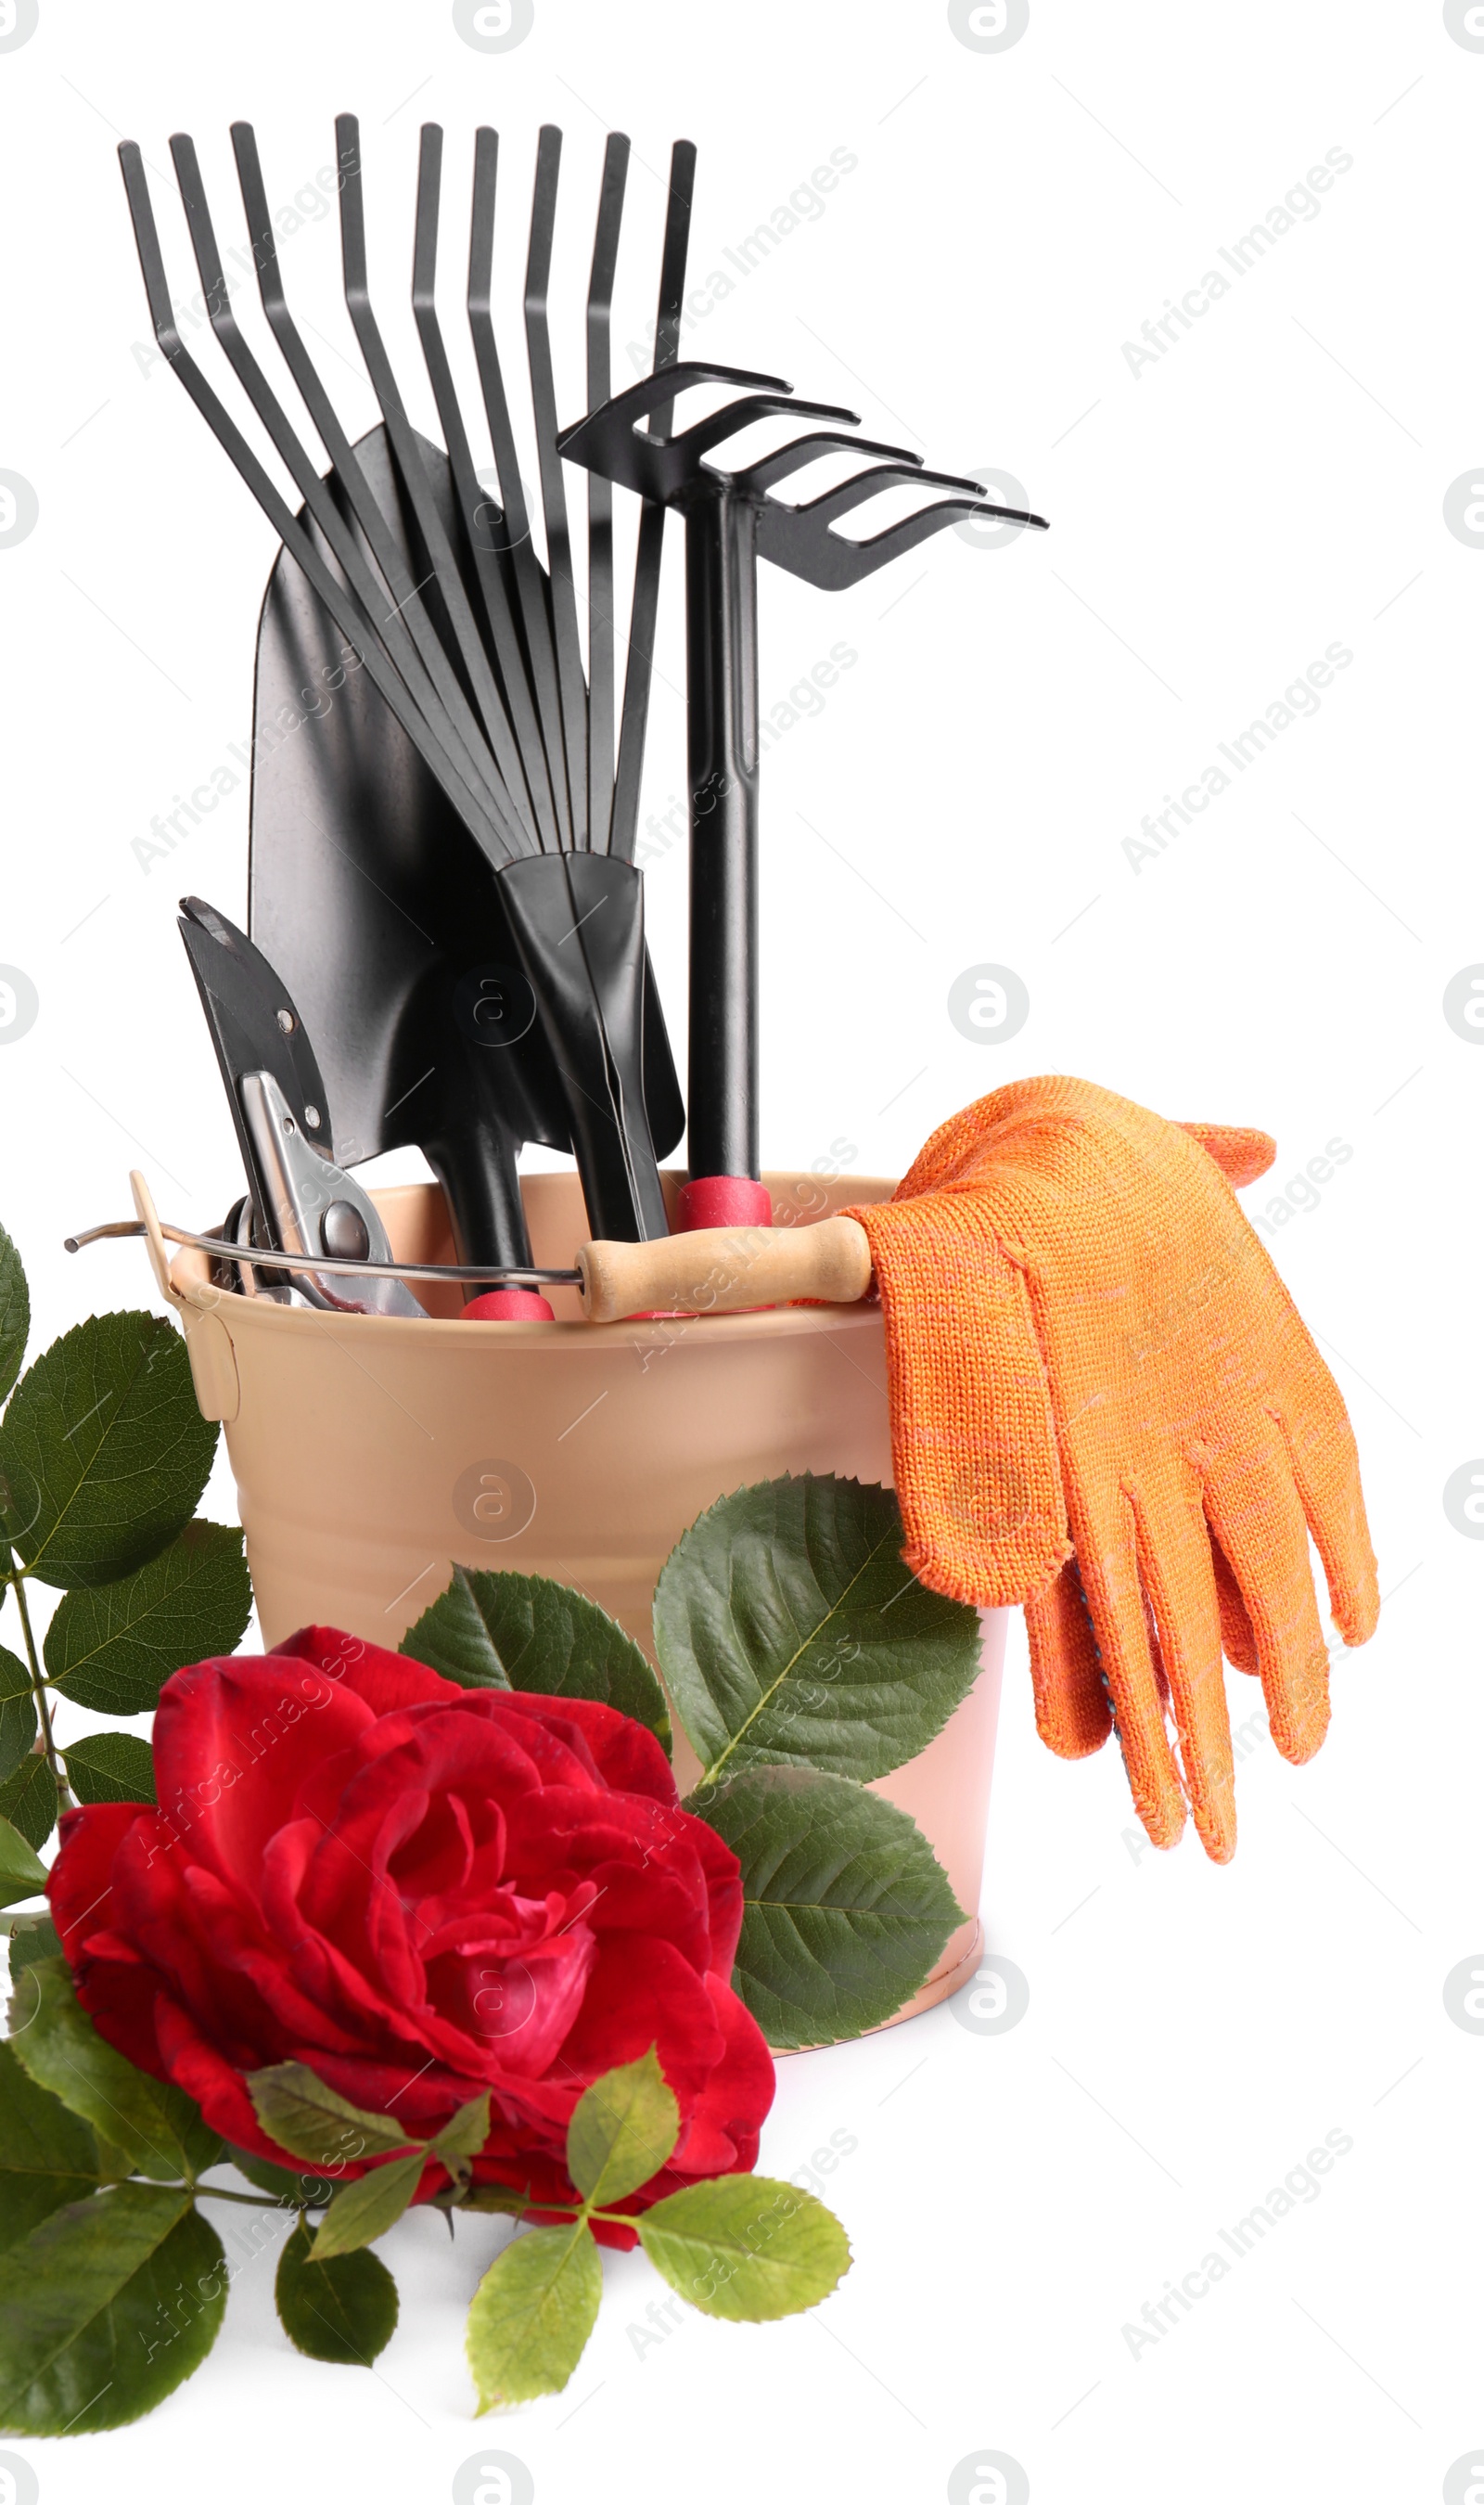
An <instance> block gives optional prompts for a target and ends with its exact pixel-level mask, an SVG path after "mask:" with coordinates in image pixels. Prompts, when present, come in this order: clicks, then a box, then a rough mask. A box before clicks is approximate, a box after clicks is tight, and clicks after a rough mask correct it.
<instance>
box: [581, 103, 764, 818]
mask: <svg viewBox="0 0 1484 2505" xmlns="http://www.w3.org/2000/svg"><path fill="white" fill-rule="evenodd" d="M695 184H696V151H695V146H694V143H693V142H692V141H691V140H689V139H677V140H676V141H675V143H674V146H673V149H672V150H671V152H670V198H669V204H668V207H667V209H666V215H665V244H664V250H663V253H662V255H661V260H660V300H659V307H658V310H657V313H656V317H655V334H654V376H653V377H651V380H657V379H658V377H659V376H660V375H661V374H665V373H668V372H669V371H670V370H672V369H673V367H674V365H675V363H676V360H677V359H678V357H679V353H680V299H681V296H682V295H683V293H684V289H685V258H686V253H687V250H688V248H689V244H690V212H691V198H692V194H693V193H694V191H695ZM738 379H739V380H740V381H742V382H746V381H751V382H754V383H758V382H761V383H762V384H764V385H766V384H768V383H770V382H772V380H773V377H772V376H770V375H763V376H755V375H741V376H739V377H738ZM673 406H674V400H673V394H672V395H671V397H670V398H668V399H667V398H666V397H665V395H664V394H663V392H657V393H656V394H655V396H654V399H653V400H652V402H651V403H650V404H649V432H650V434H651V435H653V436H656V437H658V438H659V440H660V441H662V442H663V441H664V440H665V439H666V437H667V436H668V435H669V433H670V417H671V411H672V409H673ZM664 547H665V510H664V507H663V506H661V505H645V507H644V509H643V511H642V512H641V513H640V514H639V517H638V547H637V549H636V552H635V559H634V597H633V605H632V608H631V611H630V617H629V656H628V661H627V664H626V666H625V670H624V710H623V722H622V725H621V727H620V730H619V736H618V769H617V772H616V774H615V776H614V782H613V817H612V826H611V831H610V833H609V837H608V847H609V850H610V851H612V852H615V853H620V854H621V855H622V856H623V859H624V860H625V861H632V860H633V859H634V847H635V844H636V841H637V839H638V795H639V784H640V781H641V779H642V776H643V770H644V734H645V732H646V730H647V728H648V724H649V682H650V677H651V674H652V671H653V665H654V632H655V625H656V621H657V619H658V617H659V605H660V558H661V555H662V553H663V551H664Z"/></svg>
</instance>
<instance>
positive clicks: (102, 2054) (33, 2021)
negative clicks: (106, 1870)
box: [11, 1958, 222, 2182]
mask: <svg viewBox="0 0 1484 2505" xmlns="http://www.w3.org/2000/svg"><path fill="white" fill-rule="evenodd" d="M11 2048H12V2050H13V2052H14V2053H15V2055H16V2057H17V2061H18V2062H19V2063H20V2064H21V2066H22V2068H23V2069H24V2070H26V2071H27V2072H28V2074H29V2075H30V2077H31V2078H33V2079H34V2080H35V2082H36V2084H37V2086H38V2087H39V2088H48V2089H50V2090H51V2093H52V2096H54V2097H60V2099H61V2100H62V2102H63V2104H64V2105H67V2106H68V2107H70V2109H71V2111H72V2112H73V2113H75V2114H81V2115H82V2117H83V2119H84V2121H85V2122H88V2123H91V2125H92V2127H93V2130H94V2131H95V2132H96V2133H97V2134H98V2135H99V2137H100V2138H102V2139H106V2140H109V2141H111V2142H112V2144H113V2145H114V2147H116V2148H117V2149H118V2150H119V2151H120V2152H121V2156H122V2158H123V2161H124V2163H125V2164H126V2165H127V2166H128V2167H129V2169H130V2170H131V2171H133V2172H135V2173H139V2174H148V2175H150V2176H152V2177H153V2178H154V2179H155V2180H156V2181H163V2182H168V2181H170V2180H172V2179H173V2178H174V2177H175V2176H176V2175H180V2174H200V2173H203V2172H204V2171H205V2170H206V2168H207V2167H208V2166H212V2165H214V2164H215V2163H216V2162H217V2160H218V2158H219V2157H220V2156H221V2153H222V2142H221V2140H220V2139H219V2138H218V2137H217V2135H216V2133H215V2132H214V2131H211V2130H209V2129H208V2128H207V2126H206V2124H205V2123H204V2122H203V2121H202V2119H201V2115H200V2111H199V2108H198V2107H197V2106H196V2105H194V2104H193V2103H192V2102H191V2099H190V2097H188V2096H185V2095H183V2093H182V2091H181V2090H180V2089H179V2088H173V2087H171V2086H169V2085H168V2084H167V2082H166V2081H165V2080H163V2079H152V2078H150V2077H149V2076H148V2075H147V2074H146V2072H145V2071H143V2070H136V2069H135V2067H134V2064H133V2063H132V2062H129V2061H125V2059H124V2057H123V2055H122V2054H121V2053H117V2052H115V2050H114V2047H113V2046H112V2044H107V2043H105V2042H104V2040H103V2037H102V2036H101V2035H100V2034H99V2033H98V2030H97V2029H96V2028H95V2027H94V2025H93V2023H92V2020H91V2019H90V2018H89V2017H88V2015H87V2012H86V2009H84V2008H83V2006H82V2004H81V2003H80V2001H79V2000H78V1998H77V1995H76V1993H74V1991H73V1989H72V1977H71V1975H70V1974H69V1972H68V1970H67V1964H66V1960H65V1959H64V1958H44V1959H42V1960H40V1961H39V1962H38V1963H37V1964H35V1965H28V1966H27V1967H26V1968H25V1969H24V1971H23V1973H22V1974H21V1975H20V1976H19V1978H18V1980H17V1985H16V1989H15V1992H14V1993H13V1994H12V1998H11Z"/></svg>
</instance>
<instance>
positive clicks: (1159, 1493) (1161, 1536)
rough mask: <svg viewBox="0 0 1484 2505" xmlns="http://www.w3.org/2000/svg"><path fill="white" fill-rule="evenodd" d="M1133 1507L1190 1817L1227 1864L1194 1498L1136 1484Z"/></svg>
mask: <svg viewBox="0 0 1484 2505" xmlns="http://www.w3.org/2000/svg"><path fill="white" fill-rule="evenodd" d="M1133 1506H1134V1521H1135V1544H1136V1549H1137V1554H1138V1560H1139V1572H1140V1575H1141V1577H1142V1580H1143V1584H1144V1589H1145V1591H1146V1593H1147V1594H1148V1596H1149V1601H1150V1605H1151V1609H1152V1611H1153V1615H1154V1621H1155V1626H1156V1630H1157V1643H1158V1659H1159V1661H1160V1662H1161V1663H1162V1665H1163V1669H1164V1674H1165V1677H1166V1679H1167V1681H1168V1686H1169V1695H1170V1703H1171V1706H1172V1708H1173V1711H1174V1716H1175V1727H1176V1729H1177V1731H1178V1732H1179V1734H1180V1761H1181V1772H1182V1774H1183V1776H1184V1780H1185V1790H1186V1795H1187V1797H1188V1799H1189V1801H1190V1804H1191V1817H1193V1818H1194V1820H1195V1831H1196V1833H1197V1835H1198V1836H1199V1837H1200V1840H1201V1842H1202V1844H1203V1845H1204V1846H1205V1848H1206V1851H1207V1852H1208V1853H1209V1854H1210V1856H1211V1859H1212V1860H1213V1861H1229V1860H1230V1858H1231V1856H1232V1854H1233V1852H1235V1851H1236V1799H1235V1793H1234V1789H1233V1781H1232V1767H1231V1726H1230V1724H1229V1722H1228V1721H1227V1718H1226V1689H1225V1681H1224V1679H1223V1677H1222V1639H1221V1617H1220V1612H1219V1610H1218V1606H1217V1593H1216V1575H1215V1570H1214V1567H1213V1562H1212V1555H1211V1541H1210V1539H1209V1537H1208V1536H1207V1533H1206V1523H1205V1516H1204V1514H1203V1513H1202V1511H1201V1508H1200V1496H1199V1492H1198V1489H1197V1488H1196V1487H1194V1486H1191V1487H1181V1486H1179V1485H1178V1484H1172V1485H1170V1486H1167V1487H1164V1486H1158V1485H1152V1484H1151V1483H1150V1482H1148V1481H1145V1480H1141V1482H1140V1484H1139V1486H1138V1488H1137V1489H1136V1490H1135V1491H1134V1494H1133Z"/></svg>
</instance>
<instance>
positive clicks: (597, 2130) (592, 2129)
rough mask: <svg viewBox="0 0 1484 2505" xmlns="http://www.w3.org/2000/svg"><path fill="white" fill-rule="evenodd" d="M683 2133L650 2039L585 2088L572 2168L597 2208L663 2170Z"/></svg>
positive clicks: (571, 2146) (573, 2127)
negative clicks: (640, 2050)
mask: <svg viewBox="0 0 1484 2505" xmlns="http://www.w3.org/2000/svg"><path fill="white" fill-rule="evenodd" d="M679 2136H680V2108H679V2105H678V2104H677V2103H676V2101H675V2099H674V2097H673V2094H672V2093H671V2090H670V2089H669V2088H668V2087H667V2086H666V2084H665V2074H664V2072H663V2070H662V2069H661V2068H660V2061H659V2053H658V2050H657V2048H656V2047H655V2046H654V2045H653V2044H651V2045H650V2047H649V2050H648V2052H647V2053H642V2054H640V2056H639V2058H638V2061H637V2062H625V2063H624V2064H622V2065H621V2066H620V2067H619V2068H618V2069H615V2070H605V2071H604V2074H603V2077H602V2078H601V2079H595V2080H594V2081H593V2084H592V2086H591V2087H590V2088H587V2089H584V2091H583V2093H582V2095H581V2096H580V2097H579V2098H578V2099H577V2102H576V2105H575V2107H574V2108H573V2111H572V2118H571V2120H570V2122H569V2124H568V2126H567V2170H568V2173H569V2175H570V2176H571V2178H572V2181H573V2182H574V2183H575V2185H576V2187H577V2189H578V2191H579V2192H580V2193H581V2194H582V2195H583V2197H584V2199H585V2200H588V2201H591V2202H592V2204H593V2206H594V2207H595V2208H596V2209H605V2208H606V2207H607V2206H608V2205H609V2203H610V2202H613V2201H621V2200H622V2199H623V2198H624V2195H625V2194H626V2193H628V2192H637V2191H638V2187H639V2185H640V2184H641V2183H647V2182H648V2180H649V2178H650V2176H651V2174H658V2172H659V2170H660V2168H661V2167H662V2166H663V2165H664V2163H665V2160H666V2159H667V2157H669V2155H670V2153H671V2151H672V2149H673V2147H674V2144H675V2141H676V2140H677V2139H678V2138H679Z"/></svg>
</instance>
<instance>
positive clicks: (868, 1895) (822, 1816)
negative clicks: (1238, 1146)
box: [686, 1766, 964, 2051]
mask: <svg viewBox="0 0 1484 2505" xmlns="http://www.w3.org/2000/svg"><path fill="white" fill-rule="evenodd" d="M686 1806H687V1808H689V1809H692V1810H694V1811H696V1812H697V1813H698V1815H699V1816H701V1817H704V1818H705V1819H706V1821H707V1825H708V1826H713V1827H714V1828H715V1830H716V1832H717V1834H718V1835H720V1836H722V1837H724V1839H725V1840H726V1842H727V1843H728V1844H729V1845H730V1846H731V1848H732V1850H733V1852H735V1853H736V1855H737V1857H738V1860H739V1861H740V1862H741V1863H742V1906H743V1911H742V1938H741V1939H740V1941H739V1942H738V1947H737V1963H736V1966H735V1968H734V1970H733V1975H732V1987H733V1990H734V1991H735V1992H737V1993H739V1994H740V1996H741V1997H742V2000H744V2001H745V2002H746V2005H747V2007H748V2008H749V2009H750V2010H751V2012H752V2015H753V2017H754V2018H755V2019H756V2020H757V2023H758V2025H759V2027H761V2029H762V2030H763V2033H764V2034H765V2035H766V2036H767V2038H768V2041H769V2043H770V2044H775V2045H777V2046H778V2047H779V2048H780V2049H786V2050H790V2051H792V2050H797V2049H798V2048H799V2047H800V2046H802V2045H806V2044H838V2043H840V2042H842V2041H843V2040H844V2039H845V2038H846V2036H850V2035H860V2034H863V2033H864V2032H865V2030H866V2029H868V2028H871V2027H881V2026H884V2025H885V2022H886V2020H887V2019H888V2018H890V2017H892V2016H893V2015H894V2014H895V2012H896V2011H897V2010H898V2009H900V2008H901V2006H902V2003H903V2001H904V2000H910V1999H911V1997H912V1995H913V1993H915V1991H916V1990H917V1987H918V1985H919V1984H922V1983H925V1982H926V1980H927V1978H928V1976H929V1975H930V1974H931V1973H932V1970H933V1968H934V1966H935V1965H936V1964H937V1962H938V1959H939V1958H940V1957H941V1956H942V1954H943V1950H944V1946H945V1944H946V1942H947V1941H948V1939H949V1934H950V1933H951V1932H952V1931H953V1929H954V1928H955V1926H956V1925H957V1924H958V1923H961V1922H962V1921H963V1919H964V1918H963V1915H962V1913H961V1912H960V1910H959V1907H958V1906H957V1904H956V1903H955V1902H954V1898H953V1891H952V1889H951V1888H950V1887H949V1883H948V1880H947V1878H946V1877H945V1876H944V1873H943V1871H942V1869H941V1868H940V1866H939V1864H938V1861H937V1859H936V1857H935V1855H934V1853H933V1849H932V1846H931V1845H930V1844H929V1843H928V1841H927V1838H926V1836H925V1835H923V1833H922V1831H921V1829H920V1828H919V1827H917V1826H915V1824H914V1822H913V1820H912V1819H911V1818H910V1817H908V1816H907V1815H906V1813H905V1811H903V1810H899V1809H897V1808H896V1807H894V1805H893V1804H892V1803H891V1802H890V1801H886V1800H882V1799H881V1798H880V1795H879V1794H878V1793H876V1792H867V1791H862V1790H861V1788H860V1786H859V1784H857V1783H847V1782H844V1781H843V1780H842V1778H841V1777H840V1776H839V1775H819V1774H814V1773H811V1772H809V1771H807V1770H806V1769H804V1768H803V1767H798V1766H757V1767H754V1768H752V1769H751V1770H750V1771H749V1772H748V1773H746V1774H742V1775H734V1776H733V1777H732V1778H731V1780H730V1781H729V1782H724V1783H721V1784H719V1785H717V1786H716V1787H715V1788H714V1789H712V1790H708V1791H707V1792H706V1793H704V1794H700V1795H694V1796H693V1797H692V1798H691V1800H689V1801H688V1802H687V1804H686Z"/></svg>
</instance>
